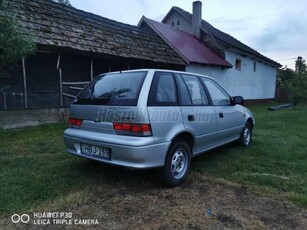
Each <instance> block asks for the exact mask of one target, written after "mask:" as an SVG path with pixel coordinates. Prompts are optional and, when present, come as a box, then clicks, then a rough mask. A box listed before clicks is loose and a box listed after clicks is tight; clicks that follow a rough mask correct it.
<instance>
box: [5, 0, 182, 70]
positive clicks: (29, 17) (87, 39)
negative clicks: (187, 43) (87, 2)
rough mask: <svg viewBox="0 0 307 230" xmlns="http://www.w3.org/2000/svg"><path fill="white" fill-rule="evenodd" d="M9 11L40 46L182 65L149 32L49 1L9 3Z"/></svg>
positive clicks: (161, 42) (162, 42)
mask: <svg viewBox="0 0 307 230" xmlns="http://www.w3.org/2000/svg"><path fill="white" fill-rule="evenodd" d="M8 10H9V11H11V12H13V13H14V14H15V15H16V19H17V20H18V21H19V22H20V24H21V25H22V26H23V27H24V28H25V30H26V31H27V32H31V33H32V34H33V35H34V39H35V42H36V43H37V44H40V45H46V46H53V47H60V48H71V49H74V50H79V51H86V52H92V53H97V54H103V55H112V56H115V57H123V58H134V59H142V60H148V61H153V62H157V63H166V64H175V65H185V62H184V61H183V60H182V58H181V57H180V56H179V55H178V54H177V53H176V52H175V51H174V50H172V49H171V48H170V47H169V46H168V44H166V43H165V42H164V41H163V39H161V38H160V37H159V36H158V35H157V34H156V33H154V32H153V31H151V30H149V29H144V28H139V27H137V26H132V25H128V24H124V23H120V22H117V21H113V20H110V19H107V18H104V17H101V16H98V15H94V14H92V13H88V12H84V11H82V10H78V9H76V8H74V7H67V6H64V5H60V4H58V3H55V2H53V1H51V0H31V1H29V0H14V1H8Z"/></svg>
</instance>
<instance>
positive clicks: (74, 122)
mask: <svg viewBox="0 0 307 230" xmlns="http://www.w3.org/2000/svg"><path fill="white" fill-rule="evenodd" d="M82 122H83V120H81V119H77V118H69V119H68V126H69V127H71V128H80V126H81V125H82Z"/></svg>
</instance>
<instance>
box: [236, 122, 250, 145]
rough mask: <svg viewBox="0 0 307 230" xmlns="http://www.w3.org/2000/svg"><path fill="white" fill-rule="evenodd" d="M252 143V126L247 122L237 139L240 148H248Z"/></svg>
mask: <svg viewBox="0 0 307 230" xmlns="http://www.w3.org/2000/svg"><path fill="white" fill-rule="evenodd" d="M251 141H252V125H251V124H250V123H249V122H248V123H246V125H245V126H244V129H243V130H242V132H241V136H240V139H239V144H240V145H242V146H249V145H250V143H251Z"/></svg>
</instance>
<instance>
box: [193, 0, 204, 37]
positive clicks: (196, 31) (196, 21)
mask: <svg viewBox="0 0 307 230" xmlns="http://www.w3.org/2000/svg"><path fill="white" fill-rule="evenodd" d="M201 4H202V3H201V1H195V2H193V17H192V29H193V35H194V36H195V37H197V38H200V28H201V20H202V19H201Z"/></svg>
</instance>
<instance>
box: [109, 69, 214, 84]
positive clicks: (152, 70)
mask: <svg viewBox="0 0 307 230" xmlns="http://www.w3.org/2000/svg"><path fill="white" fill-rule="evenodd" d="M140 71H148V72H157V71H163V72H169V73H178V74H190V75H195V76H200V77H206V78H209V79H211V80H214V79H213V78H212V77H209V76H207V75H204V74H198V73H192V72H184V71H179V70H169V69H133V70H123V71H114V72H108V73H104V74H115V73H132V72H140ZM214 81H215V80H214Z"/></svg>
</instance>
